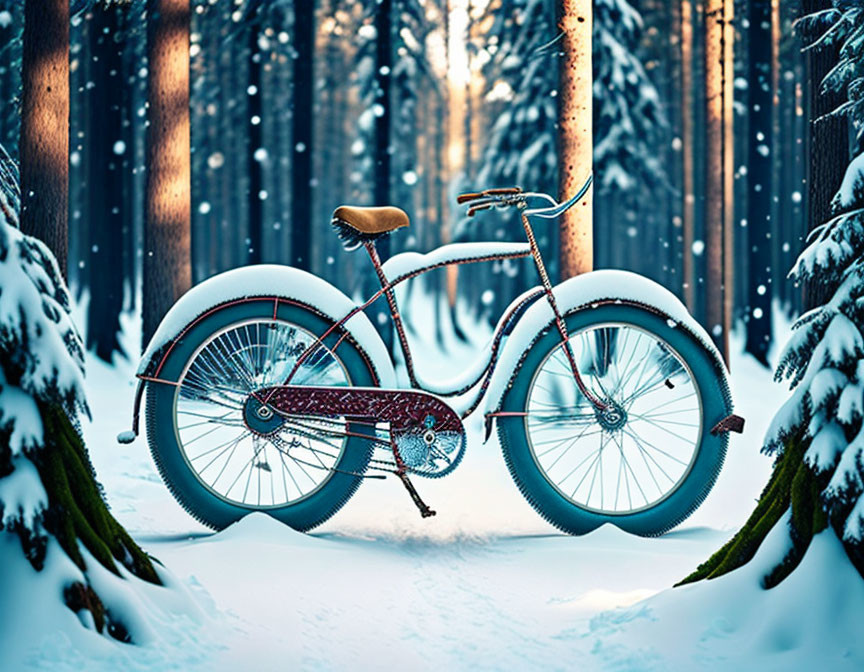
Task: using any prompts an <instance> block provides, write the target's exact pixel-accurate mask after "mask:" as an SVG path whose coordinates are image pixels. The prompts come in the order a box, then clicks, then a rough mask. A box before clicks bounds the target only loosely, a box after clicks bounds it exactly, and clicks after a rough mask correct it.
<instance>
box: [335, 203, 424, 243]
mask: <svg viewBox="0 0 864 672" xmlns="http://www.w3.org/2000/svg"><path fill="white" fill-rule="evenodd" d="M331 224H332V225H333V228H334V229H336V233H337V234H338V236H339V239H340V240H341V241H342V244H343V245H344V246H345V249H346V250H349V251H350V250H355V249H357V248H358V247H360V245H362V244H364V243H367V242H372V241H374V240H376V239H378V238H381V237H383V236H386V235H388V234H390V232H392V231H395V230H396V229H401V228H402V227H403V226H408V225H409V224H410V222H409V219H408V215H407V214H406V213H405V211H404V210H401V209H399V208H395V207H393V206H385V207H368V208H367V207H355V206H349V205H342V206H339V207H338V208H336V211H335V212H334V213H333V220H332V222H331Z"/></svg>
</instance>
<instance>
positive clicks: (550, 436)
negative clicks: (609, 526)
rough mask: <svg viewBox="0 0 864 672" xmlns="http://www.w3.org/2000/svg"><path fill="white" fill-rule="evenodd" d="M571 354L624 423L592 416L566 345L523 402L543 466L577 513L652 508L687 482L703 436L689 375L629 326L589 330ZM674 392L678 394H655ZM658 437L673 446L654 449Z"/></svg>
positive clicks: (661, 346) (666, 350) (573, 341)
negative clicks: (671, 384)
mask: <svg viewBox="0 0 864 672" xmlns="http://www.w3.org/2000/svg"><path fill="white" fill-rule="evenodd" d="M570 347H571V348H572V350H573V355H574V358H575V361H576V362H577V363H579V366H580V368H584V369H586V370H580V375H581V376H582V379H583V382H584V383H585V385H586V386H587V388H588V389H589V390H591V391H592V392H593V393H594V394H595V395H596V396H597V397H598V398H599V399H600V400H602V401H604V403H607V404H611V405H612V406H615V407H618V408H620V409H621V411H622V415H623V418H622V421H621V424H620V425H619V424H615V422H616V421H615V420H612V419H611V418H612V417H614V416H606V415H604V412H602V411H595V409H594V407H593V406H592V405H591V404H590V402H589V401H588V400H587V399H586V398H585V397H584V396H583V395H582V394H581V392H579V391H578V388H577V387H576V385H575V381H573V383H572V384H568V383H569V381H571V380H573V372H572V371H571V370H570V364H569V361H568V360H567V358H566V357H565V353H564V347H563V346H561V345H558V346H555V348H554V349H553V350H552V352H551V353H550V354H549V355H548V356H547V358H546V360H545V361H544V362H542V363H541V365H540V368H539V369H538V371H537V373H536V374H535V376H534V380H533V381H532V383H531V387H530V388H529V391H528V399H527V403H526V411H527V412H526V415H525V427H526V431H527V434H528V438H529V443H530V447H531V450H532V452H533V454H534V457H535V460H536V461H537V465H538V467H539V468H540V470H541V471H542V472H543V473H544V474H545V477H546V478H547V479H548V480H549V481H550V482H551V483H553V484H554V485H555V487H556V488H558V490H559V491H560V492H561V494H562V496H564V497H566V498H567V499H569V500H571V501H572V502H573V503H575V504H577V505H578V506H582V507H585V508H587V509H590V510H597V511H601V512H604V513H610V514H622V513H627V512H630V511H638V510H641V509H642V508H645V507H649V506H652V505H653V504H654V503H655V502H656V501H659V500H660V499H662V498H664V497H665V496H667V495H668V493H669V492H671V491H672V490H674V489H675V488H677V487H678V485H679V483H680V481H681V480H682V479H683V478H684V477H685V476H686V473H687V470H688V467H689V464H690V461H691V460H692V459H693V458H694V456H695V451H696V449H697V447H698V442H699V438H700V436H701V430H700V428H701V426H702V421H701V417H702V415H701V414H702V405H701V400H700V399H699V396H698V394H697V390H696V387H695V383H694V381H693V380H692V378H691V375H690V372H689V369H687V367H686V365H685V363H684V362H683V361H682V360H681V359H680V358H679V357H678V355H677V353H676V352H675V351H674V350H673V349H672V348H671V347H670V346H669V345H668V344H667V343H665V342H664V341H662V340H660V339H658V338H657V337H656V336H654V335H652V334H650V333H648V332H646V331H644V330H642V329H640V328H637V327H633V326H630V325H626V324H608V325H603V324H600V325H596V326H591V327H588V328H586V329H583V330H582V331H580V332H577V333H574V334H572V335H571V338H570ZM673 376H674V380H675V385H674V387H672V388H670V387H669V386H668V385H667V384H666V383H667V381H668V380H669V379H670V378H672V377H673ZM672 389H674V390H675V391H674V392H673V393H672V394H673V395H674V396H671V395H661V394H660V392H658V390H666V391H670V390H672ZM670 396H671V398H667V397H670ZM652 402H653V403H652ZM604 423H605V424H604ZM640 428H643V429H642V430H640ZM644 428H647V437H648V438H646V436H645V431H644ZM661 431H662V432H663V433H664V434H663V435H665V436H668V437H669V439H670V441H671V443H672V445H673V446H674V448H669V449H668V450H665V449H663V448H660V447H659V446H658V445H657V444H658V443H659V444H660V445H665V444H664V443H663V442H660V441H657V440H655V439H654V438H653V437H654V436H655V435H657V433H659V432H661ZM673 439H674V441H673ZM667 443H669V441H667ZM613 446H614V447H613Z"/></svg>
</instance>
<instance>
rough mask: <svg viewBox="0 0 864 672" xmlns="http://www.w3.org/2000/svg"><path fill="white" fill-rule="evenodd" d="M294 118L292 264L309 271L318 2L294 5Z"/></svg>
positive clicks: (296, 3)
mask: <svg viewBox="0 0 864 672" xmlns="http://www.w3.org/2000/svg"><path fill="white" fill-rule="evenodd" d="M294 49H295V50H296V52H297V54H296V58H295V59H294V117H293V119H292V123H293V131H294V132H293V134H292V141H293V143H294V148H293V162H292V169H291V265H292V266H296V267H298V268H306V269H308V268H310V266H311V263H312V262H311V259H310V256H311V250H312V198H313V189H312V117H313V114H314V107H313V101H314V99H315V92H314V81H313V76H312V75H313V67H312V66H313V58H314V55H315V3H314V2H295V3H294Z"/></svg>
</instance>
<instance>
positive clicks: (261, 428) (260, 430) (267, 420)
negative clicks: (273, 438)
mask: <svg viewBox="0 0 864 672" xmlns="http://www.w3.org/2000/svg"><path fill="white" fill-rule="evenodd" d="M243 421H244V422H245V423H246V426H247V427H248V428H249V429H250V430H251V431H252V432H254V433H255V434H258V435H260V436H269V435H270V434H274V433H275V432H276V431H278V430H279V428H280V427H281V426H282V424H283V423H284V420H283V419H282V417H281V416H279V415H277V414H276V413H275V412H274V411H273V409H272V408H271V407H270V406H268V405H266V404H262V403H261V401H259V400H258V399H257V398H255V397H254V396H250V397H249V398H248V399H246V403H245V404H244V405H243Z"/></svg>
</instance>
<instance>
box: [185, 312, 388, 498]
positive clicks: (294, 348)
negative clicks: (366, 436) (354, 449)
mask: <svg viewBox="0 0 864 672" xmlns="http://www.w3.org/2000/svg"><path fill="white" fill-rule="evenodd" d="M316 341H317V337H316V336H314V335H312V334H311V333H309V332H306V331H304V330H303V329H301V328H300V327H297V326H295V325H292V324H289V323H286V322H283V321H279V320H269V319H258V320H247V321H246V322H243V323H239V324H237V325H234V326H231V327H227V328H226V329H225V330H224V331H222V332H219V333H217V334H215V335H214V336H212V337H211V338H210V340H209V341H207V342H205V343H204V344H203V345H202V346H201V347H200V348H199V349H198V351H197V352H196V353H195V355H193V357H192V359H191V360H190V361H189V363H188V364H187V367H186V369H185V371H184V372H183V373H182V374H181V377H180V379H179V382H180V385H178V394H177V401H176V412H175V429H176V432H177V436H178V438H179V442H180V446H181V449H182V450H183V451H184V453H185V454H186V455H187V460H188V462H189V464H190V465H191V467H192V469H193V471H194V472H195V474H196V475H197V477H198V478H199V479H200V480H202V482H204V483H205V484H206V485H207V487H209V488H210V489H211V490H212V491H213V492H215V493H216V494H217V495H218V496H219V497H221V498H223V499H225V500H226V501H229V502H234V503H240V504H243V505H245V506H249V507H251V508H266V507H270V506H284V505H286V504H291V503H293V502H295V501H298V500H300V499H302V498H304V497H307V496H308V495H310V494H311V493H313V492H315V491H316V490H317V489H318V488H319V487H321V486H322V485H323V484H324V483H325V482H326V481H327V480H329V478H330V477H331V475H332V474H333V471H332V468H333V465H335V464H336V463H337V462H338V461H339V459H340V457H341V455H342V451H343V450H344V449H345V443H346V441H347V440H348V436H347V434H346V428H347V424H346V422H345V421H344V420H343V419H328V418H318V417H315V416H309V417H307V418H305V419H303V418H301V419H300V420H301V422H296V421H295V420H294V419H292V418H285V420H284V424H283V425H282V427H281V428H280V430H279V434H278V436H274V437H272V438H267V439H264V438H260V437H258V435H256V434H253V433H252V432H251V431H250V430H249V429H247V427H246V421H245V420H244V416H243V413H244V410H243V409H244V404H245V403H246V400H247V398H248V396H249V395H250V394H251V393H252V392H254V391H255V390H258V389H262V388H264V387H268V386H271V385H279V384H282V382H283V381H284V380H285V378H286V377H287V376H288V373H289V371H291V369H292V368H293V366H294V362H296V360H297V353H299V352H302V351H303V350H305V349H306V348H308V347H310V346H311V345H312V344H313V343H315V342H316ZM304 381H306V382H307V383H310V384H317V385H349V384H350V381H349V379H348V377H347V374H346V372H345V371H344V369H343V368H342V365H341V364H340V362H339V361H338V360H337V359H336V358H335V356H334V355H333V353H332V352H331V351H330V350H329V349H328V348H327V347H326V346H321V347H317V348H316V351H315V353H314V354H313V355H312V356H310V357H308V361H305V362H303V363H302V364H301V366H300V367H299V368H298V370H297V372H296V373H295V378H294V380H293V381H292V382H293V383H294V384H301V383H302V382H304ZM181 418H183V420H182V421H181V420H180V419H181ZM220 430H223V431H220ZM229 433H230V438H228V436H229ZM370 439H371V440H375V437H370ZM279 442H281V443H283V444H284V445H285V446H290V450H287V449H282V448H280V446H279V445H277V443H279ZM199 446H200V448H198V447H199ZM196 448H198V449H197V450H195V449H196ZM274 455H275V456H277V457H274ZM247 458H248V459H247ZM271 460H272V463H271ZM313 467H314V468H313ZM277 468H278V470H279V472H280V473H279V474H276V473H275V469H277ZM256 472H257V473H256ZM262 472H264V473H262ZM301 473H302V474H303V475H302V476H298V474H301ZM214 474H215V478H213V475H214ZM298 478H299V479H300V480H299V482H298ZM301 482H302V485H301ZM280 483H281V489H280V488H279V484H280Z"/></svg>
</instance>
